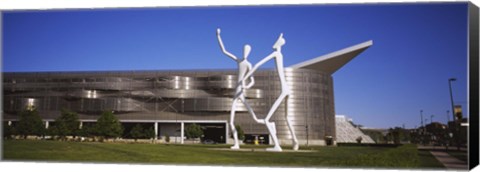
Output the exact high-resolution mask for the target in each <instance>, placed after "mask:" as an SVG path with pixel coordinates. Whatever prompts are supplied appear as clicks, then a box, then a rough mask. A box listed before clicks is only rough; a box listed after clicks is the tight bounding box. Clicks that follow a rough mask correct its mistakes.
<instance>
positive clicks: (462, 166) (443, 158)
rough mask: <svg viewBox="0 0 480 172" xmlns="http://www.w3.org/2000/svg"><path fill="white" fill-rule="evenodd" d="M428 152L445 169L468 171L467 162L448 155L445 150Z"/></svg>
mask: <svg viewBox="0 0 480 172" xmlns="http://www.w3.org/2000/svg"><path fill="white" fill-rule="evenodd" d="M430 153H431V154H432V155H433V156H435V158H437V160H438V161H440V162H441V163H442V164H443V165H444V166H445V167H447V169H452V170H467V171H468V164H467V163H466V162H463V161H461V160H459V159H457V158H455V157H453V156H450V155H449V154H448V153H446V152H441V151H430Z"/></svg>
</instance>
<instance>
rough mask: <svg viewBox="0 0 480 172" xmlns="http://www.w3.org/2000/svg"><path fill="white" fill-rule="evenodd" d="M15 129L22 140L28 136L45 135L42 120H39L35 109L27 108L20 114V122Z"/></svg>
mask: <svg viewBox="0 0 480 172" xmlns="http://www.w3.org/2000/svg"><path fill="white" fill-rule="evenodd" d="M16 129H17V132H18V134H20V135H22V136H23V138H27V136H28V135H36V136H42V135H44V134H45V126H44V125H43V122H42V118H40V116H39V115H38V112H37V110H36V109H35V108H29V109H26V110H24V111H22V112H20V120H19V121H18V125H17V127H16Z"/></svg>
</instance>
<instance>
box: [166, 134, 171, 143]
mask: <svg viewBox="0 0 480 172" xmlns="http://www.w3.org/2000/svg"><path fill="white" fill-rule="evenodd" d="M165 142H167V143H169V142H170V136H169V135H168V134H165Z"/></svg>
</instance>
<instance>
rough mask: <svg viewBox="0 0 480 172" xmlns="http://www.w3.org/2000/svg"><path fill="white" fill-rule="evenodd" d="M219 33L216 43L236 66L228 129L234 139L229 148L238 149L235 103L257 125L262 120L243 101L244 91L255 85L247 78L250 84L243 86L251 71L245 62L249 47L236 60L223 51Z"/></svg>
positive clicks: (246, 46) (250, 67)
mask: <svg viewBox="0 0 480 172" xmlns="http://www.w3.org/2000/svg"><path fill="white" fill-rule="evenodd" d="M220 32H221V31H220V29H217V39H218V43H219V44H220V48H221V49H222V51H223V53H224V54H225V55H227V56H228V57H230V58H232V59H233V60H235V62H237V64H238V80H237V81H238V82H237V85H236V88H235V95H234V97H233V101H232V109H231V112H230V128H231V130H232V135H233V139H234V144H233V146H232V147H231V149H240V145H239V143H238V134H237V130H236V128H235V124H234V120H235V112H236V103H237V101H238V100H240V101H241V102H242V103H243V104H244V105H245V107H246V108H247V110H248V112H249V113H250V114H251V115H252V117H253V119H254V120H255V121H257V122H259V123H262V122H263V121H262V120H258V119H257V116H256V115H255V112H253V110H252V108H251V107H250V105H249V104H248V103H247V102H246V101H245V90H246V89H249V88H251V87H252V86H253V84H254V83H255V81H254V79H253V77H249V78H250V83H249V84H248V85H246V84H245V80H247V77H245V74H246V73H247V72H248V71H250V70H251V69H252V64H251V63H250V62H248V60H247V58H248V55H249V54H250V51H251V47H250V45H248V44H246V45H245V46H244V49H243V59H238V58H237V57H236V56H235V55H233V54H231V53H230V52H228V51H227V50H225V46H224V45H223V42H222V38H221V37H220Z"/></svg>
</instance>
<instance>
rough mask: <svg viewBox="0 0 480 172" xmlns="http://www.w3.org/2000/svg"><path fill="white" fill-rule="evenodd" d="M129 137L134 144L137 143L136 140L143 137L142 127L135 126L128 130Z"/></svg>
mask: <svg viewBox="0 0 480 172" xmlns="http://www.w3.org/2000/svg"><path fill="white" fill-rule="evenodd" d="M130 136H131V137H132V138H133V139H135V142H137V139H139V138H142V137H144V134H143V128H142V126H141V125H140V124H137V125H135V126H134V127H133V128H132V130H130Z"/></svg>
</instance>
